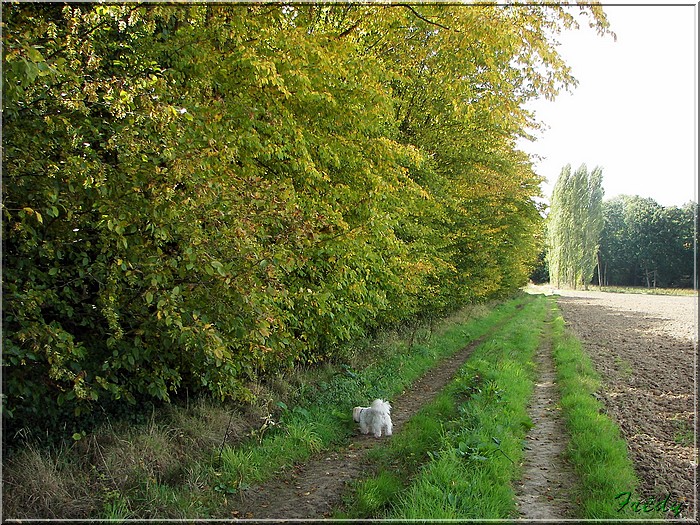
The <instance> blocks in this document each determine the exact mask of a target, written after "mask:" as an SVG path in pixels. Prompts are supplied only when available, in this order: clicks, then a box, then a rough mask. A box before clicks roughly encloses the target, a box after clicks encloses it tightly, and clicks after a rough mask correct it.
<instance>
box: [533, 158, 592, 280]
mask: <svg viewBox="0 0 700 525" xmlns="http://www.w3.org/2000/svg"><path fill="white" fill-rule="evenodd" d="M602 180H603V172H602V169H601V168H599V167H596V168H595V169H594V170H593V171H592V172H591V173H590V174H589V173H588V169H587V168H586V165H585V164H582V165H581V166H580V167H579V168H578V169H577V170H576V171H575V172H574V173H573V174H572V173H571V165H570V164H567V165H566V166H564V168H563V169H562V171H561V173H560V175H559V178H558V179H557V182H556V184H555V185H554V190H553V192H552V202H551V209H550V213H549V216H548V218H547V244H548V255H547V261H548V263H549V273H550V282H552V283H554V285H555V286H556V287H559V286H560V285H561V284H563V285H564V286H567V287H571V288H574V289H575V288H577V287H578V285H579V284H581V285H583V287H584V288H587V286H588V283H589V282H590V280H591V279H592V277H593V271H594V270H595V265H596V258H597V253H598V247H599V242H600V233H601V231H602V228H603V189H602V187H601V184H602Z"/></svg>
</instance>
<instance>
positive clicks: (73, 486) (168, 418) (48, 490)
mask: <svg viewBox="0 0 700 525" xmlns="http://www.w3.org/2000/svg"><path fill="white" fill-rule="evenodd" d="M531 300H532V299H531V297H529V296H527V295H525V294H523V295H520V296H519V297H517V298H516V299H514V300H510V301H507V302H505V303H503V304H498V305H494V304H492V305H490V306H485V305H481V306H476V307H472V308H468V309H466V310H465V311H464V312H462V313H461V314H457V315H455V316H453V317H452V318H450V319H447V320H445V321H444V322H443V323H441V324H439V325H438V326H437V329H436V330H434V331H433V330H431V331H430V334H431V335H430V336H429V337H426V336H425V335H424V336H422V337H414V335H415V333H414V331H413V330H406V331H404V333H401V332H394V333H389V334H387V335H385V336H384V337H383V338H381V339H379V340H377V341H373V342H369V343H367V344H366V345H365V347H364V348H363V349H361V350H359V351H358V355H357V356H355V357H354V358H353V357H352V356H350V358H349V359H348V360H346V362H344V363H337V364H329V365H325V366H322V367H317V368H315V369H309V370H301V371H296V372H294V373H293V374H290V375H289V376H285V377H281V378H279V385H278V386H279V388H278V389H277V390H272V389H271V388H270V386H269V385H267V386H266V385H260V387H261V389H260V391H259V393H258V394H256V395H257V397H256V402H257V405H259V406H256V407H253V409H254V410H253V411H252V413H251V414H250V415H249V416H248V420H250V421H253V422H255V421H257V426H253V428H252V430H253V431H252V432H251V427H250V426H246V425H244V424H243V422H240V424H239V425H238V427H236V424H234V425H233V426H234V427H235V430H236V432H234V431H233V430H234V429H231V430H232V434H235V435H234V437H233V438H231V439H229V440H228V441H227V444H226V445H225V446H222V441H223V439H224V436H225V435H227V434H228V431H229V428H228V427H229V425H230V422H231V421H237V420H238V418H239V416H238V415H236V411H234V410H232V408H231V407H226V406H220V405H217V404H215V403H212V402H207V401H205V400H196V401H193V402H192V403H191V404H188V406H187V407H186V408H185V407H176V406H173V407H170V408H168V409H167V410H164V411H163V412H162V413H160V414H158V415H157V417H156V414H155V413H154V414H153V417H151V419H150V421H148V422H147V423H144V424H143V425H121V424H116V423H115V424H114V426H111V425H106V426H104V427H102V428H99V429H97V430H96V431H95V432H93V433H91V434H89V435H87V436H85V437H83V438H82V439H81V440H80V441H78V442H75V443H68V444H66V445H65V446H64V447H62V448H61V449H60V450H56V451H51V450H48V449H46V450H44V449H42V450H39V449H37V448H36V447H35V448H31V447H30V448H27V450H26V451H24V452H18V453H16V454H14V455H13V457H12V458H10V459H8V460H7V461H6V462H5V464H4V465H3V467H4V471H5V475H4V478H5V479H6V480H7V481H9V483H8V484H7V485H6V489H5V490H4V495H3V505H4V507H5V509H4V510H5V511H6V515H12V516H13V517H14V516H16V517H37V516H43V517H72V518H101V519H107V518H114V519H126V518H131V519H135V518H180V519H182V518H194V517H197V518H207V517H211V518H215V517H227V518H228V517H230V516H225V515H223V514H222V513H223V512H225V510H224V509H225V508H226V501H227V498H230V497H232V496H233V495H235V494H236V492H237V491H238V490H239V489H241V488H242V487H246V486H250V485H254V484H256V483H259V482H261V481H264V480H266V479H269V478H270V477H271V476H274V475H276V473H277V472H279V471H280V470H284V469H287V468H290V467H292V466H293V465H294V464H295V463H299V462H302V461H304V460H305V459H307V458H308V457H309V456H311V455H313V454H315V453H317V452H319V451H322V450H328V449H333V448H337V447H342V446H343V445H344V444H346V443H347V442H348V439H349V438H350V436H352V435H353V434H354V431H355V424H354V423H353V422H352V417H351V410H352V407H353V406H355V405H358V404H364V403H367V402H368V401H370V400H371V399H372V398H374V397H384V398H388V399H392V398H393V397H394V396H396V395H398V394H399V393H400V392H402V391H403V390H404V389H405V388H409V387H410V384H411V383H412V382H413V381H415V380H416V379H417V378H418V377H420V376H421V375H422V374H423V373H425V372H426V371H427V370H428V369H429V368H430V367H431V366H434V365H435V363H436V362H437V361H438V360H439V359H442V358H444V357H447V356H449V355H451V354H453V353H455V352H456V351H458V350H459V349H461V348H463V347H464V346H465V345H467V344H468V343H469V342H470V341H473V340H474V339H477V338H479V337H480V336H482V335H483V334H485V333H487V332H488V331H489V330H490V329H492V327H493V326H495V325H497V324H498V323H499V322H501V321H502V320H503V319H507V318H508V317H509V316H511V315H512V314H513V313H514V312H515V311H516V309H517V308H519V307H520V306H521V305H523V304H525V303H527V302H528V301H531ZM411 340H412V341H414V344H413V346H411V347H410V348H409V344H408V341H411ZM279 392H285V393H286V394H285V395H284V396H281V395H277V394H278V393H279ZM283 399H284V401H282V400H283ZM292 407H293V408H292ZM248 410H250V409H248ZM232 416H235V417H234V418H232ZM246 435H247V436H249V437H248V438H246V437H245V436H246ZM29 466H31V471H30V470H28V468H29ZM5 479H4V480H5ZM32 480H33V481H32ZM379 488H380V487H378V488H377V490H379ZM380 492H381V491H380ZM37 494H41V498H40V500H37ZM380 496H381V494H380ZM236 497H237V496H236ZM368 504H371V503H368ZM27 512H29V513H30V514H27Z"/></svg>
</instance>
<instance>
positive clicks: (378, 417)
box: [352, 399, 392, 438]
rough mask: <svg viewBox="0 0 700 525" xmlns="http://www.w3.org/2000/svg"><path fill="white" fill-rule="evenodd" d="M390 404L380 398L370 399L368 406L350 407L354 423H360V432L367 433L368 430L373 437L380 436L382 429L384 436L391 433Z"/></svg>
mask: <svg viewBox="0 0 700 525" xmlns="http://www.w3.org/2000/svg"><path fill="white" fill-rule="evenodd" d="M390 412H391V405H390V404H389V403H387V402H386V401H382V400H381V399H375V400H374V401H372V405H371V406H368V407H355V408H353V409H352V419H353V420H354V421H355V423H359V424H360V432H362V433H363V434H369V433H370V431H371V432H372V433H373V434H374V437H376V438H378V437H381V436H382V431H384V435H385V436H390V435H391V426H392V425H391V415H390Z"/></svg>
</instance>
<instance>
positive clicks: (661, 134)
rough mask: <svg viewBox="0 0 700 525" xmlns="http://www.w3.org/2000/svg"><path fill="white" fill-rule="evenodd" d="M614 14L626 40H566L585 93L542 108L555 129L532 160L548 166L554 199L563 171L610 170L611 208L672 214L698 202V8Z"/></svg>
mask: <svg viewBox="0 0 700 525" xmlns="http://www.w3.org/2000/svg"><path fill="white" fill-rule="evenodd" d="M604 10H605V12H606V14H607V15H608V19H609V20H610V23H611V29H612V30H613V31H614V32H615V33H616V34H617V42H615V41H614V40H613V39H612V38H611V37H600V36H598V35H597V34H596V33H595V31H593V30H592V29H589V28H588V27H587V26H586V27H582V28H581V29H580V30H577V31H567V32H566V33H563V34H562V35H560V38H559V40H560V41H561V43H562V45H561V47H560V53H561V54H562V56H563V57H564V59H565V60H566V62H567V63H568V64H569V65H570V66H571V67H572V70H573V74H574V76H575V77H576V78H577V79H578V81H579V85H578V87H577V88H575V89H574V90H573V93H572V94H569V93H565V92H564V93H562V94H561V95H560V96H559V97H558V98H557V99H556V100H555V101H554V102H547V101H544V100H542V101H537V102H536V103H534V104H532V105H531V106H530V107H531V108H533V109H535V111H536V116H537V117H538V119H539V120H541V121H544V122H545V123H546V124H547V125H548V126H549V129H548V130H546V131H545V132H543V133H540V134H539V139H538V140H537V141H536V142H534V143H523V144H522V147H523V149H525V151H527V152H529V153H532V154H537V155H539V156H542V157H545V159H544V160H542V161H541V162H538V163H537V164H536V165H535V171H536V172H537V173H539V174H540V175H542V176H544V177H546V178H547V179H548V181H547V183H545V185H544V186H543V189H544V192H545V195H546V197H547V200H549V197H550V196H551V190H552V185H553V184H554V182H555V181H556V179H557V177H558V176H559V173H560V172H561V169H562V167H563V166H564V165H566V164H571V166H572V168H573V169H576V168H577V167H579V166H580V165H581V164H582V163H585V164H586V165H587V166H588V168H589V170H591V169H593V168H594V167H595V166H601V167H602V168H603V188H604V190H605V198H606V200H607V199H609V198H611V197H614V196H616V195H620V194H628V195H640V196H642V197H652V198H654V199H655V200H656V201H657V202H658V203H659V204H661V205H663V206H674V205H675V206H681V205H683V204H685V203H686V202H688V201H691V200H695V201H697V193H696V192H697V189H696V188H697V184H696V180H697V176H696V152H697V139H698V137H697V134H696V128H697V104H696V101H697V88H696V78H697V56H696V49H697V41H696V33H697V27H696V21H697V16H698V7H697V6H696V5H690V6H668V5H666V6H658V5H657V6H650V5H624V6H620V5H616V6H605V7H604Z"/></svg>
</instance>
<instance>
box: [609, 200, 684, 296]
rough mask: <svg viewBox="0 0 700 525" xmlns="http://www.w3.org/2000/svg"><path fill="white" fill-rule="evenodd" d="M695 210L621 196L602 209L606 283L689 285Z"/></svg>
mask: <svg viewBox="0 0 700 525" xmlns="http://www.w3.org/2000/svg"><path fill="white" fill-rule="evenodd" d="M696 208H697V205H696V204H695V203H688V204H686V205H685V206H683V207H676V206H670V207H667V208H664V207H663V206H660V205H659V204H658V203H657V202H656V201H654V200H653V199H651V198H642V197H638V196H628V195H622V196H619V197H616V198H614V199H612V200H610V201H606V202H605V203H604V205H603V212H604V217H605V226H604V228H603V232H602V236H601V259H602V261H603V264H604V267H605V269H606V270H605V272H604V276H605V283H606V284H609V285H622V286H646V287H656V286H671V287H679V286H682V287H689V286H693V273H694V269H693V267H694V233H693V230H694V226H693V225H694V222H695V214H696Z"/></svg>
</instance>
